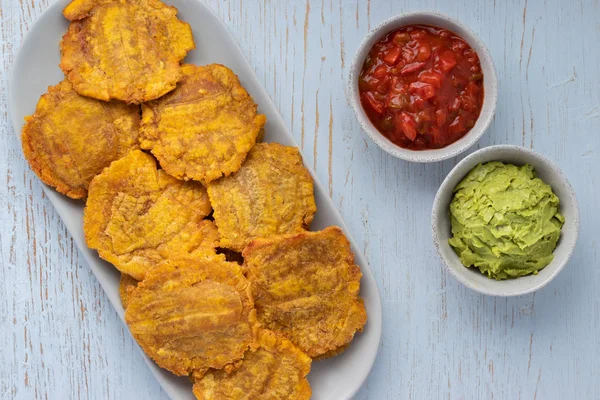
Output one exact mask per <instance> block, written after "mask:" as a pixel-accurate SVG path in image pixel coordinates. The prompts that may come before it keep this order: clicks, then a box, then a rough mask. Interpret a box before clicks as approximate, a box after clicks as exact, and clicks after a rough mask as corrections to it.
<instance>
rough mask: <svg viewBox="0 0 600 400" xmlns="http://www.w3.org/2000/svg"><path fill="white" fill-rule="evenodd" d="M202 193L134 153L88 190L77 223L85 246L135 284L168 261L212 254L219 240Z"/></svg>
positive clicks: (145, 156) (150, 159)
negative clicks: (84, 204) (129, 277)
mask: <svg viewBox="0 0 600 400" xmlns="http://www.w3.org/2000/svg"><path fill="white" fill-rule="evenodd" d="M210 211H211V207H210V204H209V202H208V196H207V194H206V189H204V187H203V186H202V185H200V184H199V183H197V182H182V181H179V180H177V179H175V178H173V177H171V176H169V175H167V174H166V173H165V172H164V171H162V170H158V169H157V168H156V161H155V160H154V158H153V157H152V156H151V155H149V154H146V153H144V152H142V151H140V150H135V151H133V152H131V153H129V154H128V155H127V156H125V157H123V158H121V159H120V160H118V161H115V162H113V163H112V164H111V165H110V167H108V168H106V169H105V170H104V171H103V172H102V173H101V174H100V175H98V176H97V177H96V178H94V180H93V181H92V183H91V184H90V189H89V195H88V199H87V203H86V208H85V211H84V218H83V228H84V231H85V239H86V242H87V245H88V246H89V247H90V248H92V249H95V250H98V254H99V255H100V257H102V258H103V259H105V260H106V261H108V262H110V263H112V264H113V265H114V266H115V267H116V268H117V269H118V270H119V271H121V272H122V273H126V274H128V275H131V276H132V277H133V278H135V279H137V280H142V279H144V276H145V275H146V272H147V271H148V270H150V269H151V268H154V267H156V266H157V265H160V264H161V263H163V262H165V261H166V260H168V259H172V258H174V257H178V256H181V255H186V254H192V255H203V254H214V253H215V247H216V246H217V245H218V242H219V236H218V232H217V229H216V226H215V224H214V222H213V221H208V220H204V217H205V216H207V215H208V214H209V213H210Z"/></svg>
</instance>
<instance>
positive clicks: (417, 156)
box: [347, 11, 498, 163]
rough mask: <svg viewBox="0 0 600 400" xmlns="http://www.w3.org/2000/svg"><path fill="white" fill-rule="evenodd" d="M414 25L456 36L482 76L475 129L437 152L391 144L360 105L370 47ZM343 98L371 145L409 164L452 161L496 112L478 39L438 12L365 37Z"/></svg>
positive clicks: (492, 72) (394, 21)
mask: <svg viewBox="0 0 600 400" xmlns="http://www.w3.org/2000/svg"><path fill="white" fill-rule="evenodd" d="M415 24H424V25H432V26H437V27H440V28H445V29H448V30H450V31H452V32H454V33H456V34H458V35H459V36H460V37H462V38H463V39H464V40H465V41H466V42H467V43H468V44H469V45H470V46H471V47H472V48H473V50H475V52H477V55H478V56H479V61H480V63H481V69H482V72H483V88H484V89H483V90H484V94H483V106H482V109H481V113H480V114H479V118H477V121H476V122H475V126H473V128H471V130H470V131H469V132H468V133H467V134H466V135H465V136H464V137H462V138H461V139H459V140H458V141H456V142H454V143H452V144H450V145H448V146H446V147H444V148H441V149H432V150H410V149H405V148H402V147H400V146H398V145H396V144H394V143H393V142H392V141H390V140H389V139H388V138H386V137H385V136H383V135H382V134H381V132H379V131H378V130H377V128H375V127H374V126H373V124H372V123H371V121H370V120H369V117H367V114H366V113H365V111H364V110H363V108H362V104H361V103H360V97H359V92H358V77H359V75H360V72H361V70H362V67H363V64H364V61H365V58H366V57H367V55H368V54H369V51H370V50H371V48H372V47H373V45H374V44H375V43H376V42H377V41H378V40H379V39H381V38H382V37H383V36H384V35H386V34H387V33H389V32H391V31H393V30H396V29H399V28H401V27H403V26H406V25H415ZM347 95H348V101H349V102H350V104H351V105H352V108H353V109H354V113H355V114H356V118H357V119H358V122H359V123H360V126H361V127H362V128H363V130H364V131H365V132H366V133H367V135H369V137H370V138H371V140H372V141H373V142H375V143H376V144H377V145H378V146H379V147H381V148H382V149H383V150H385V151H386V152H388V153H390V154H391V155H393V156H395V157H398V158H401V159H403V160H407V161H412V162H420V163H426V162H436V161H442V160H446V159H448V158H452V157H454V156H456V155H458V154H460V153H462V152H463V151H465V150H466V149H468V148H469V147H471V146H473V145H474V144H475V143H476V142H477V141H478V140H479V138H480V137H481V136H482V135H483V133H484V132H485V131H486V130H487V128H488V127H489V126H490V123H491V122H492V119H493V117H494V113H495V112H496V101H497V99H498V80H497V78H496V69H495V68H494V63H493V61H492V57H491V56H490V53H489V52H488V50H487V48H486V47H485V45H484V44H483V42H482V41H481V39H480V38H479V37H478V36H477V35H476V34H475V33H473V31H471V30H470V29H469V28H467V27H466V26H465V25H463V24H461V23H460V22H458V21H455V20H453V19H451V18H449V17H447V16H445V15H443V14H440V13H438V12H435V11H418V12H412V13H406V14H400V15H397V16H395V17H392V18H390V19H388V20H387V21H385V22H383V23H381V24H380V25H379V26H377V27H376V28H375V29H373V30H372V31H371V32H370V33H369V34H368V35H367V37H366V38H365V39H364V40H363V42H362V43H361V44H360V46H359V48H358V52H357V53H356V55H355V56H354V60H353V61H352V65H351V66H350V71H349V74H348V90H347Z"/></svg>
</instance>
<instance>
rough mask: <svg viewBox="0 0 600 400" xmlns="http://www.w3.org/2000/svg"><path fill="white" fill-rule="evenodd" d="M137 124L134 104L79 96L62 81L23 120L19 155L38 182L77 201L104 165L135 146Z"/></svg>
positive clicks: (84, 193) (137, 112)
mask: <svg viewBox="0 0 600 400" xmlns="http://www.w3.org/2000/svg"><path fill="white" fill-rule="evenodd" d="M139 123H140V109H139V107H138V106H128V105H126V104H125V103H121V102H119V101H111V102H108V103H107V102H103V101H99V100H95V99H90V98H88V97H84V96H80V95H79V94H77V92H75V91H74V90H73V87H72V86H71V84H70V83H69V82H68V81H63V82H61V83H59V84H58V85H56V86H51V87H49V88H48V93H46V94H44V95H42V97H41V98H40V100H39V101H38V104H37V107H36V110H35V113H34V114H33V115H31V116H29V117H27V118H26V123H25V126H24V127H23V133H22V135H21V141H22V145H23V153H24V154H25V158H27V161H29V165H30V166H31V169H32V170H33V171H34V172H35V173H36V175H37V176H38V177H39V178H40V179H41V180H42V182H44V183H46V184H48V185H50V186H52V187H54V188H56V190H57V191H58V192H60V193H63V194H66V195H67V196H69V197H71V198H74V199H81V198H84V197H85V196H86V195H87V189H88V186H89V184H90V182H91V180H92V178H93V177H94V176H96V175H97V174H99V173H100V172H101V171H102V169H104V167H107V166H108V165H110V163H111V162H112V161H114V160H116V159H118V158H120V157H122V156H124V155H125V154H126V153H128V152H129V151H131V150H133V149H136V148H139V147H138V130H139Z"/></svg>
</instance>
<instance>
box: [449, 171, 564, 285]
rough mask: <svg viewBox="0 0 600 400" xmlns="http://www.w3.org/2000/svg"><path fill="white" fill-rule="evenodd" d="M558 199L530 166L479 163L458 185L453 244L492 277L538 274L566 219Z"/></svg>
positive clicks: (452, 210) (467, 260) (468, 262)
mask: <svg viewBox="0 0 600 400" xmlns="http://www.w3.org/2000/svg"><path fill="white" fill-rule="evenodd" d="M558 204H559V200H558V197H556V195H555V194H554V193H553V192H552V188H551V187H550V186H548V185H547V184H545V183H544V182H543V181H542V180H541V179H539V178H536V176H535V173H534V172H533V167H531V166H530V165H524V166H522V167H517V166H515V165H512V164H504V163H501V162H489V163H485V164H479V165H478V166H477V167H475V168H473V170H471V172H469V174H468V175H467V176H466V177H465V178H464V179H463V180H462V181H461V182H460V183H459V184H458V186H456V188H455V189H454V199H453V200H452V203H450V214H451V218H452V234H453V237H452V238H451V239H450V240H449V243H450V245H451V246H452V247H453V248H454V251H456V254H458V256H459V257H460V260H461V261H462V263H463V264H464V265H465V266H466V267H477V268H479V270H480V271H481V272H482V273H484V274H486V275H487V276H488V277H490V278H494V279H497V280H501V279H508V278H518V277H520V276H524V275H529V274H537V273H538V271H539V270H541V269H542V268H544V267H545V266H547V265H548V264H550V262H551V261H552V259H553V258H554V255H553V254H552V252H553V251H554V248H555V247H556V242H557V241H558V238H559V236H560V230H561V228H562V225H563V223H564V221H565V219H564V217H563V216H562V215H561V214H560V213H559V212H558Z"/></svg>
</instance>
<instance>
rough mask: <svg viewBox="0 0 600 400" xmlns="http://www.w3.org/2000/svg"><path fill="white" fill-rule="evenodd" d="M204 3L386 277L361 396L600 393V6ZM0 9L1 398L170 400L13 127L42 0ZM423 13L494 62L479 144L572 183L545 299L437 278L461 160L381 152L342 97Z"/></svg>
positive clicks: (586, 1)
mask: <svg viewBox="0 0 600 400" xmlns="http://www.w3.org/2000/svg"><path fill="white" fill-rule="evenodd" d="M50 2H51V1H50ZM208 3H209V4H210V6H211V7H213V9H214V10H215V11H216V12H217V13H218V14H219V15H220V16H221V18H222V19H223V20H224V21H225V23H226V24H227V26H228V27H229V29H230V30H231V32H232V33H233V35H234V36H235V38H236V40H237V41H238V42H239V43H240V45H241V47H242V49H243V51H244V52H245V54H246V56H247V57H248V58H249V60H250V63H251V64H252V65H253V66H254V68H255V70H256V72H257V74H258V76H259V78H260V79H261V80H262V82H263V83H264V85H265V87H266V88H267V90H268V92H269V93H270V94H271V97H272V98H273V99H274V101H275V103H276V105H277V106H278V107H279V110H280V111H281V114H282V115H283V117H284V119H285V121H286V122H287V124H288V126H289V127H290V128H291V129H292V131H293V132H294V135H295V137H296V139H297V140H298V142H299V143H301V145H302V148H303V149H304V152H305V154H306V157H307V160H306V161H307V163H309V164H310V165H313V166H314V167H315V169H316V171H317V173H318V175H319V177H320V179H321V180H322V181H323V182H324V183H325V184H326V185H328V187H329V191H330V194H331V196H332V198H333V200H334V202H335V203H336V204H337V206H338V208H339V210H340V211H341V212H342V214H343V216H344V219H345V221H346V223H347V225H348V227H349V228H350V229H351V230H352V231H353V233H354V236H355V238H356V240H357V242H358V243H359V244H361V245H362V247H363V249H364V252H365V254H366V256H367V258H368V259H369V260H370V263H371V267H372V269H373V271H374V273H375V276H376V278H377V282H378V284H379V287H380V290H381V294H382V296H383V305H384V331H383V340H382V346H381V351H380V354H379V357H378V359H377V362H376V364H375V367H374V369H373V371H372V373H371V375H370V377H369V379H368V380H367V382H366V383H365V385H364V386H363V388H362V390H361V391H360V393H359V395H358V396H357V398H358V399H373V400H378V399H398V398H410V399H441V398H449V399H484V398H486V399H492V398H496V399H565V398H573V399H598V398H600V357H599V355H600V290H599V288H600V257H599V255H598V254H599V249H598V247H599V238H598V237H599V235H598V228H597V226H598V224H599V223H600V212H599V211H598V210H599V207H598V199H599V198H600V189H599V186H600V181H599V178H598V177H599V171H600V90H599V88H600V75H599V74H598V71H600V50H599V48H598V43H600V22H599V21H600V2H599V1H598V0H577V1H569V2H567V1H561V0H547V1H544V2H542V1H541V0H540V1H538V0H529V1H527V0H524V1H480V0H458V1H451V2H450V1H448V2H446V1H434V0H425V1H424V0H418V1H417V0H410V1H407V0H385V1H384V0H381V1H376V0H371V1H356V0H352V1H342V0H335V1H331V2H330V1H325V0H322V1H314V0H313V1H310V2H304V1H283V0H281V1H266V2H263V1H250V0H246V1H242V0H232V1H228V2H227V1H221V0H210V1H208ZM0 5H1V9H0V23H1V31H0V35H1V36H0V45H1V47H0V51H1V55H2V69H1V70H2V80H1V81H0V85H1V86H0V96H1V97H0V107H2V113H0V239H1V241H0V242H1V243H0V261H1V263H2V265H1V266H2V268H1V269H0V282H1V285H2V286H1V291H0V319H1V321H2V328H1V330H0V343H2V346H0V398H2V399H12V398H15V399H137V398H139V399H165V398H166V397H167V396H166V395H165V394H164V392H162V391H161V389H160V387H159V386H158V384H157V383H156V382H155V381H154V379H153V377H152V376H151V374H150V372H149V370H148V369H147V367H146V366H145V364H144V362H143V360H142V358H141V356H140V354H139V353H138V350H137V349H136V346H135V345H134V343H133V342H132V340H131V338H130V336H129V334H128V333H127V330H126V329H125V328H124V327H123V326H122V324H121V322H120V320H119V319H118V317H117V315H116V313H115V312H114V311H113V309H112V307H111V306H110V304H109V303H108V301H107V299H106V297H105V296H104V294H103V292H102V290H101V289H100V287H99V285H98V283H97V282H96V280H95V279H94V276H93V275H92V274H91V272H90V271H89V269H88V267H87V265H85V263H84V262H83V260H82V258H81V257H80V256H79V254H78V252H77V250H76V248H75V247H74V245H73V241H72V240H71V238H70V237H69V235H68V234H67V232H66V231H65V228H64V227H63V225H62V223H61V221H60V219H59V218H58V216H57V214H56V213H55V212H54V210H53V208H52V206H51V205H50V203H49V202H48V201H47V200H46V199H45V198H44V195H43V192H42V189H41V185H40V183H39V182H38V180H37V179H36V177H35V176H34V175H33V174H32V173H31V172H30V170H29V169H28V167H27V166H26V164H25V162H24V159H23V156H22V153H21V150H20V148H19V146H18V143H17V140H16V138H15V135H14V133H13V130H12V127H11V124H10V121H9V120H8V114H7V104H6V103H7V84H8V78H9V70H10V67H11V64H12V61H13V59H14V56H15V53H16V51H17V49H18V47H19V44H20V42H21V39H22V37H23V34H24V33H25V32H27V30H28V29H29V27H30V26H31V24H32V22H33V21H35V20H36V18H37V17H38V16H39V15H40V14H41V13H42V12H43V11H44V9H45V8H46V7H47V6H48V5H49V1H46V0H22V1H21V2H19V1H16V0H0ZM417 9H437V10H440V11H442V12H444V13H446V14H448V15H450V16H453V17H457V18H458V19H460V20H461V21H463V22H465V23H466V24H468V25H469V26H470V27H472V28H473V29H474V30H475V31H476V32H477V33H479V35H480V36H481V37H482V38H483V40H484V41H485V43H486V44H487V45H488V47H489V49H490V51H491V54H492V56H493V58H494V60H495V63H496V67H497V71H498V77H499V81H500V97H499V101H498V109H497V113H496V118H495V121H494V123H493V124H492V126H491V128H490V130H489V132H488V133H487V134H486V135H485V136H484V138H483V139H482V140H481V141H480V142H479V144H478V145H477V147H483V146H487V145H490V144H497V143H511V144H518V145H523V146H526V147H533V148H535V149H536V150H538V151H540V152H542V153H543V154H545V155H547V156H548V157H550V158H551V159H553V160H555V161H556V162H558V163H559V165H561V166H562V168H563V170H564V172H565V173H566V174H567V175H568V176H569V177H570V179H571V182H572V184H573V186H574V187H575V190H576V192H577V195H578V198H579V202H580V207H581V217H582V218H581V220H582V226H581V232H580V239H579V244H578V247H577V249H576V253H575V255H574V257H573V259H572V261H571V262H570V264H569V265H568V267H567V268H566V270H565V271H563V272H562V273H561V274H560V276H558V277H557V278H556V280H555V281H554V282H552V283H551V284H550V285H549V286H548V287H547V288H545V289H543V290H541V291H539V292H538V293H536V294H532V295H529V296H524V297H520V298H512V299H495V298H490V297H484V296H482V295H478V294H475V293H473V292H471V291H469V290H468V289H466V288H464V287H461V286H460V285H459V284H458V283H457V282H456V281H455V280H454V279H453V278H452V277H450V276H448V275H447V274H446V273H445V272H444V271H443V270H442V267H441V264H440V262H439V261H438V259H437V256H436V255H435V253H434V248H433V245H432V243H431V235H430V231H429V217H430V209H431V203H432V201H433V197H434V195H435V191H436V189H437V187H438V185H439V184H440V183H441V181H442V179H443V178H444V176H445V175H446V174H447V173H448V172H449V170H450V169H451V168H452V166H453V165H455V163H456V162H457V160H450V161H447V162H443V163H438V164H433V165H417V164H409V163H405V162H402V161H399V160H396V159H394V158H392V157H391V156H388V155H387V154H385V153H383V152H382V151H380V150H379V149H378V148H377V147H376V146H375V145H373V144H372V143H371V142H370V141H369V140H368V139H367V138H366V136H365V135H364V134H363V133H362V132H361V130H360V129H359V127H358V124H357V123H356V121H355V119H354V117H353V114H352V112H351V110H350V108H349V107H348V105H347V103H346V100H345V93H344V84H345V82H344V79H345V74H346V69H347V68H348V65H349V63H350V60H351V58H352V57H353V54H354V51H355V50H356V47H357V46H358V44H359V42H360V40H361V39H362V38H363V37H364V35H365V34H366V33H367V31H368V30H369V29H370V28H371V27H373V26H374V25H376V24H378V23H379V22H380V21H382V20H384V19H386V18H387V17H389V16H391V15H393V14H395V13H399V12H401V11H407V10H417ZM32 108H33V105H32Z"/></svg>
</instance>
